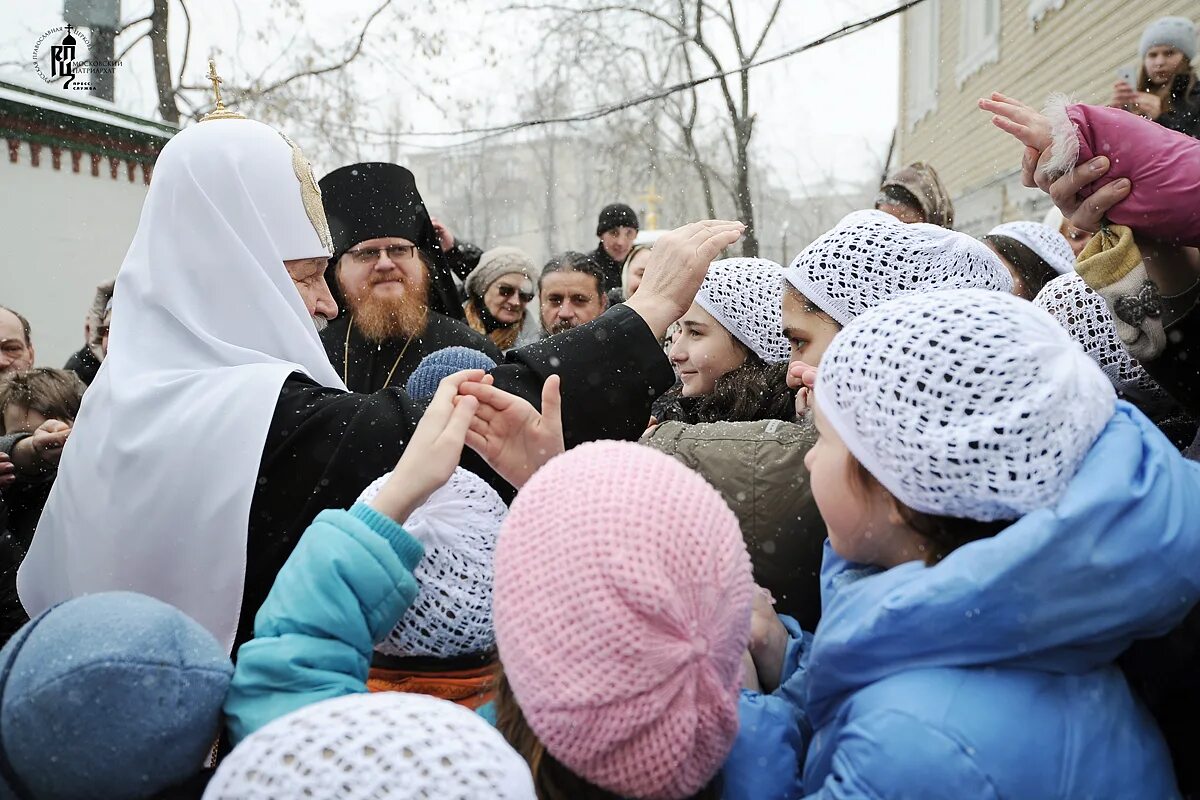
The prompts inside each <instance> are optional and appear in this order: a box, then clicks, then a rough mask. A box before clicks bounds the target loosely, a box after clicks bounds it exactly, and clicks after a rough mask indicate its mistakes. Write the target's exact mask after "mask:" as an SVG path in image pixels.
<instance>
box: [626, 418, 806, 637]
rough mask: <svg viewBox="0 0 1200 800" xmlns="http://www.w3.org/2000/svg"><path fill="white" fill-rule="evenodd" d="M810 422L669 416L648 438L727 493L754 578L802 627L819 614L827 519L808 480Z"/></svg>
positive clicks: (645, 437)
mask: <svg viewBox="0 0 1200 800" xmlns="http://www.w3.org/2000/svg"><path fill="white" fill-rule="evenodd" d="M816 440H817V433H816V429H815V428H813V426H812V423H811V422H808V421H803V422H797V423H793V422H781V421H779V420H763V421H761V422H708V423H700V424H696V425H686V424H684V423H681V422H666V423H663V424H662V425H659V426H658V427H657V428H655V429H653V430H652V431H649V432H647V433H646V434H644V435H643V436H642V440H641V441H642V444H645V445H649V446H651V447H654V448H656V449H658V450H661V451H662V452H664V453H666V454H668V455H670V456H673V457H675V458H677V459H678V460H679V461H680V462H682V463H683V464H685V465H686V466H688V467H689V468H691V469H693V470H695V471H696V472H698V473H700V475H702V476H703V477H704V478H705V480H707V481H708V482H709V483H711V484H712V485H713V486H714V487H715V488H716V489H717V491H719V492H720V493H721V495H722V496H723V497H724V498H725V502H727V503H728V504H729V507H730V508H731V509H733V512H734V514H736V515H737V518H738V521H739V522H740V523H741V526H742V536H743V537H744V538H745V540H746V548H747V549H748V550H749V551H750V560H751V562H752V563H753V565H754V576H755V579H756V580H757V581H758V583H759V585H760V586H763V587H765V588H767V589H769V590H770V591H771V594H772V595H774V597H775V600H776V606H775V608H776V611H778V612H779V613H782V614H788V615H790V616H793V617H795V618H796V620H797V621H798V622H799V623H800V625H801V627H802V628H803V629H804V630H808V631H811V630H813V629H814V628H815V627H816V624H817V620H818V619H820V615H821V594H820V574H821V556H822V552H823V546H824V542H825V523H824V522H823V521H822V520H821V515H820V514H819V513H817V506H816V503H814V502H813V497H812V491H811V490H810V489H809V485H808V469H807V468H806V467H805V466H804V454H805V453H807V452H808V450H809V448H811V447H812V446H813V444H815V443H816Z"/></svg>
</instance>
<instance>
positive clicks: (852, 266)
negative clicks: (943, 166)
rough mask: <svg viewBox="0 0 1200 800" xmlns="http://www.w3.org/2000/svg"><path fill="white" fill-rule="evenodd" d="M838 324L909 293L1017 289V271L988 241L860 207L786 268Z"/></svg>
mask: <svg viewBox="0 0 1200 800" xmlns="http://www.w3.org/2000/svg"><path fill="white" fill-rule="evenodd" d="M783 274H784V275H785V276H786V277H787V279H788V282H789V283H791V284H792V286H795V287H796V290H797V291H799V292H800V293H801V294H802V295H804V296H805V297H806V298H808V300H809V301H810V302H812V303H813V305H815V306H817V308H819V309H821V310H822V311H824V312H825V313H826V314H828V315H829V316H831V317H833V319H834V321H836V322H837V323H838V324H840V325H846V324H847V323H849V322H850V320H852V319H854V318H855V317H857V316H858V315H859V314H861V313H863V312H864V311H866V310H867V309H868V308H874V307H875V306H877V305H879V304H880V303H882V302H884V301H886V300H890V299H891V298H893V297H897V296H899V295H902V294H908V293H910V292H933V291H937V290H938V289H990V290H992V291H997V292H1012V288H1013V284H1012V276H1011V275H1009V273H1008V269H1007V268H1005V266H1004V264H1003V263H1001V262H1000V259H999V258H997V257H996V254H995V253H993V252H992V251H991V250H990V249H989V248H988V247H987V245H985V244H984V243H983V242H980V241H978V240H976V239H973V238H971V237H970V236H967V235H966V234H965V233H958V232H956V231H952V230H947V229H946V228H942V227H939V226H937V225H926V224H924V223H920V224H916V225H909V224H906V223H903V222H901V221H900V220H898V219H896V218H895V217H893V216H892V215H891V214H886V213H884V212H882V211H874V210H872V211H855V212H854V213H852V214H849V215H847V216H846V217H844V218H843V219H842V221H841V222H839V223H838V224H837V225H836V226H835V227H834V228H833V230H831V231H829V232H828V233H825V234H823V235H822V236H821V237H820V238H818V239H817V240H816V241H815V242H813V243H812V244H810V245H809V246H808V247H806V248H804V250H803V251H801V253H800V255H798V256H796V260H795V261H793V262H792V265H791V266H790V267H788V268H787V269H785V270H784V273H783Z"/></svg>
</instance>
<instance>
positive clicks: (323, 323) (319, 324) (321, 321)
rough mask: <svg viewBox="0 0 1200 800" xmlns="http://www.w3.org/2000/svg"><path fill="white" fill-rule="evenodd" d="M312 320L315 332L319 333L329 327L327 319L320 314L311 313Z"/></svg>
mask: <svg viewBox="0 0 1200 800" xmlns="http://www.w3.org/2000/svg"><path fill="white" fill-rule="evenodd" d="M312 321H313V327H314V328H316V329H317V333H321V332H322V331H324V330H325V329H326V328H328V327H329V320H327V319H325V317H323V316H321V315H320V314H313V318H312Z"/></svg>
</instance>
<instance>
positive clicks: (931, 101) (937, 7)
mask: <svg viewBox="0 0 1200 800" xmlns="http://www.w3.org/2000/svg"><path fill="white" fill-rule="evenodd" d="M905 17H906V18H905V20H904V23H905V34H906V35H905V43H904V44H905V76H904V80H905V84H906V85H905V94H906V96H907V109H906V111H907V114H906V117H907V122H908V128H909V130H912V129H913V128H914V127H916V124H917V123H918V122H920V121H921V120H922V119H924V118H925V117H926V116H928V115H930V114H932V113H934V112H935V111H937V105H938V80H939V76H940V72H941V70H940V69H939V64H940V62H941V52H942V48H941V28H942V24H941V22H942V14H941V0H925V2H924V3H922V4H921V5H919V6H915V7H913V8H911V9H909V10H908V11H906V12H905Z"/></svg>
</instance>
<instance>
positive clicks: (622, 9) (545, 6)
mask: <svg viewBox="0 0 1200 800" xmlns="http://www.w3.org/2000/svg"><path fill="white" fill-rule="evenodd" d="M509 8H510V9H512V10H513V11H561V12H565V13H570V14H592V15H599V14H606V13H609V12H617V13H625V14H639V15H641V16H643V17H646V18H648V19H652V20H654V21H656V22H659V23H662V24H663V25H666V26H667V27H668V28H670V29H671V30H673V31H675V32H676V33H678V34H679V35H680V36H684V37H686V36H687V35H688V32H687V31H686V30H684V29H683V28H680V27H679V26H677V25H676V24H675V23H674V22H672V21H671V20H669V19H667V18H666V17H664V16H662V15H660V14H655V13H654V12H653V11H647V10H646V9H644V8H638V7H637V6H591V7H590V8H572V7H570V6H563V5H558V4H555V3H542V4H539V5H532V6H531V5H512V6H509Z"/></svg>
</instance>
